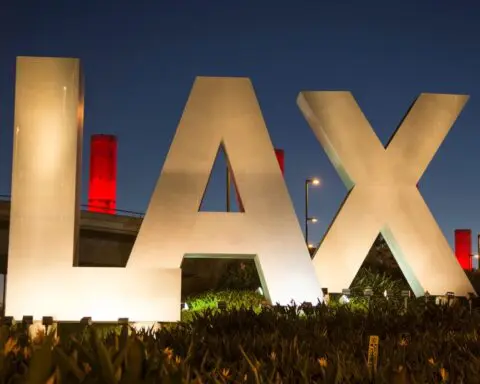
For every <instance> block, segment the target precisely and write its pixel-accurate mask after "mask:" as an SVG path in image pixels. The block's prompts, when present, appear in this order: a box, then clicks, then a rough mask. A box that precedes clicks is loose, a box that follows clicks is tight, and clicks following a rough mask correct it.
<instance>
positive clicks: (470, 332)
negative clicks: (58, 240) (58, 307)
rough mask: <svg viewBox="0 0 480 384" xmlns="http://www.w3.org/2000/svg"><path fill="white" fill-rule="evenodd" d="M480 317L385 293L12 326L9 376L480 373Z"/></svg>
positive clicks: (382, 378) (92, 379) (43, 379)
mask: <svg viewBox="0 0 480 384" xmlns="http://www.w3.org/2000/svg"><path fill="white" fill-rule="evenodd" d="M479 325H480V314H479V313H478V312H476V311H473V313H470V312H469V309H468V306H463V305H459V306H456V307H449V306H435V305H434V304H432V303H430V304H427V305H426V304H425V303H424V302H423V301H422V300H412V301H411V304H410V305H409V307H408V310H407V311H406V312H405V313H403V314H399V313H398V312H397V311H396V310H393V309H392V308H391V306H389V305H388V303H386V302H385V301H384V302H383V306H382V305H380V303H377V304H376V305H374V306H371V307H370V308H369V310H368V311H352V310H351V309H350V307H349V306H339V307H335V308H331V307H327V306H325V305H319V306H314V307H308V306H306V307H303V308H302V309H300V308H298V307H268V308H264V309H263V310H262V311H260V312H258V313H257V312H255V311H254V310H252V309H239V310H230V311H214V310H212V309H209V308H207V309H205V310H203V311H202V312H199V313H198V316H195V318H193V319H191V321H190V322H188V323H179V324H177V325H174V326H168V327H166V326H165V327H162V328H161V329H160V330H159V331H158V332H155V333H152V332H149V331H147V332H138V333H137V332H135V331H133V330H129V329H128V328H127V326H123V327H122V328H121V330H120V333H117V332H110V333H109V334H108V335H107V336H106V337H105V338H102V337H101V336H100V334H99V333H98V332H97V331H96V329H95V327H93V328H90V327H89V328H86V329H85V330H82V331H81V332H79V333H78V334H76V335H73V336H72V337H68V338H65V339H62V340H60V341H58V340H56V339H55V338H54V337H53V334H52V335H50V336H49V337H43V338H41V339H43V340H25V338H24V337H23V336H22V332H21V329H18V328H17V329H16V330H14V329H13V328H12V329H11V330H9V329H8V328H6V327H3V328H2V329H1V332H0V351H2V352H3V353H1V354H0V382H2V383H11V382H15V383H49V384H53V383H60V382H61V383H62V384H65V383H67V384H68V383H72V384H73V383H112V384H116V383H119V384H121V383H136V384H142V383H210V382H211V383H244V382H245V383H366V382H372V380H374V382H375V383H389V384H390V383H413V382H417V383H440V382H445V383H446V382H448V383H476V382H478V377H479V374H480V359H479V358H478V356H480V340H479V337H478V334H479V331H480V329H479ZM371 335H378V336H379V338H380V343H379V354H378V366H377V369H376V371H374V370H373V369H369V367H368V365H367V360H368V341H369V336H371ZM22 337H23V339H22ZM25 341H27V343H26V345H24V344H22V343H25ZM20 346H21V347H20ZM447 376H448V379H447ZM59 378H61V381H59V380H58V379H59ZM47 380H50V381H47Z"/></svg>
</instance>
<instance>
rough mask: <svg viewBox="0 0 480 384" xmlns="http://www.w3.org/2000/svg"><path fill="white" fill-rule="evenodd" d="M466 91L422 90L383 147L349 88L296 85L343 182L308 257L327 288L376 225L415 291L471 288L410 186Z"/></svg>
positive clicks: (348, 275) (343, 279) (347, 268)
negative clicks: (331, 216)
mask: <svg viewBox="0 0 480 384" xmlns="http://www.w3.org/2000/svg"><path fill="white" fill-rule="evenodd" d="M467 99H468V97H467V96H460V95H439V94H422V95H421V96H420V97H419V98H418V100H417V101H416V103H415V104H414V106H413V107H412V109H411V110H410V112H409V113H408V115H407V117H406V118H405V119H404V121H403V123H402V124H401V126H400V128H399V130H398V131H397V132H396V133H395V135H394V137H393V138H392V141H391V142H390V143H389V144H388V146H387V148H386V149H385V148H384V147H383V145H382V144H381V142H380V140H379V139H378V137H377V136H376V135H375V132H374V131H373V130H372V128H371V127H370V124H369V123H368V121H367V120H366V118H365V116H364V115H363V114H362V111H361V110H360V108H359V107H358V105H357V103H356V102H355V100H354V98H353V96H352V95H351V94H350V92H302V93H300V95H299V98H298V104H299V107H300V109H301V110H302V112H303V114H304V116H305V118H306V119H307V120H308V122H309V124H310V126H311V127H312V129H313V131H314V133H315V135H316V136H317V138H318V140H319V141H320V142H321V144H322V145H323V147H324V149H325V151H326V152H327V154H328V156H329V157H330V160H331V161H332V163H333V164H334V165H335V167H336V168H337V171H338V172H339V174H340V175H341V177H342V178H343V181H344V183H345V184H346V186H347V188H348V189H349V194H348V196H347V198H346V200H345V202H344V204H343V205H342V207H341V209H340V211H339V212H338V214H337V217H336V218H335V220H334V222H333V224H332V226H331V227H330V229H329V231H328V233H327V234H326V235H325V238H324V239H323V242H322V244H321V246H320V248H319V250H318V252H317V253H316V255H315V259H314V265H315V268H316V271H317V276H318V277H319V279H320V281H321V282H322V284H323V285H324V286H325V287H327V288H328V289H329V290H330V291H332V292H340V291H341V290H342V289H343V288H348V287H349V285H350V284H351V282H352V280H353V278H354V277H355V275H356V274H357V272H358V270H359V268H360V266H361V264H362V262H363V260H364V258H365V256H366V255H367V253H368V251H369V249H370V247H371V246H372V244H373V242H374V240H375V238H376V237H377V235H378V233H379V232H381V233H382V235H383V237H384V238H385V240H386V241H387V243H388V245H389V247H390V249H391V250H392V253H393V255H394V256H395V259H396V260H397V262H398V264H399V266H400V268H401V269H402V271H403V273H404V275H405V277H406V278H407V280H408V282H409V284H410V286H411V288H412V290H413V292H414V293H415V295H417V296H421V295H423V294H424V292H426V291H428V292H429V293H430V294H432V295H445V293H446V292H447V291H452V292H454V293H455V294H456V295H459V296H465V295H467V294H468V293H469V292H474V290H473V287H472V285H471V283H470V281H469V280H468V278H467V276H466V275H465V273H464V272H463V270H462V268H461V267H460V265H459V264H458V262H457V261H456V259H455V257H454V255H453V253H452V250H451V248H450V246H449V245H448V243H447V240H446V239H445V237H444V236H443V234H442V232H441V230H440V228H439V227H438V224H437V223H436V221H435V219H434V217H433V216H432V214H431V212H430V210H429V209H428V206H427V205H426V203H425V201H424V200H423V198H422V196H421V194H420V192H419V191H418V188H417V186H416V185H417V183H418V181H419V179H420V177H421V176H422V174H423V173H424V172H425V169H426V168H427V166H428V164H429V162H430V161H431V159H432V158H433V156H434V155H435V152H436V151H437V149H438V148H439V146H440V144H441V143H442V142H443V140H444V138H445V136H446V135H447V133H448V131H449V130H450V128H451V126H452V125H453V124H454V122H455V120H456V118H457V116H458V115H459V114H460V112H461V110H462V108H463V107H464V105H465V103H466V102H467Z"/></svg>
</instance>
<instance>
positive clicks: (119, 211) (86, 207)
mask: <svg viewBox="0 0 480 384" xmlns="http://www.w3.org/2000/svg"><path fill="white" fill-rule="evenodd" d="M0 201H10V195H0ZM80 207H81V208H82V210H83V211H91V209H92V208H93V209H95V210H94V211H92V212H94V213H103V214H111V215H119V216H131V217H138V218H143V217H144V216H145V213H143V212H135V211H128V210H126V209H111V210H110V209H109V211H111V212H106V210H105V207H100V206H95V205H89V204H81V205H80Z"/></svg>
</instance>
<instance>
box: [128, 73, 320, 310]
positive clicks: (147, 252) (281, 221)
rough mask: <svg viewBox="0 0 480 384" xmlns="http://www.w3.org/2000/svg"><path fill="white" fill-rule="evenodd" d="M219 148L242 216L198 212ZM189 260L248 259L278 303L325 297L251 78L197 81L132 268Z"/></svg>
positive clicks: (176, 265) (173, 265)
mask: <svg viewBox="0 0 480 384" xmlns="http://www.w3.org/2000/svg"><path fill="white" fill-rule="evenodd" d="M222 144H223V146H224V148H225V151H226V154H227V157H228V161H229V163H230V166H231V169H232V173H233V175H234V178H235V184H236V186H237V187H238V191H239V194H240V197H241V200H242V203H243V207H244V210H245V212H244V213H226V212H199V207H200V204H201V201H202V197H203V195H204V192H205V189H206V186H207V182H208V180H209V177H210V173H211V171H212V167H213V164H214V161H215V157H216V155H217V152H218V150H219V147H220V145H222ZM184 257H222V258H225V257H228V258H232V257H251V258H254V260H255V262H256V265H257V270H258V272H259V274H260V278H261V280H262V285H263V288H264V292H265V294H266V296H267V298H269V299H270V300H271V301H272V302H273V303H276V302H278V303H281V304H288V303H289V302H290V301H291V300H295V301H297V302H302V301H309V302H314V303H315V302H317V300H318V299H321V296H322V293H321V287H320V285H319V283H318V281H317V279H316V276H315V271H314V269H313V268H312V263H311V260H310V256H309V253H308V250H307V248H306V245H305V242H304V240H303V237H302V234H301V230H300V227H299V224H298V220H297V218H296V216H295V212H294V210H293V206H292V203H291V201H290V198H289V195H288V191H287V188H286V186H285V182H284V180H283V178H282V174H281V171H280V168H279V167H278V163H277V160H276V158H275V153H274V149H273V146H272V143H271V141H270V137H269V135H268V132H267V128H266V126H265V123H264V121H263V117H262V113H261V110H260V107H259V105H258V102H257V99H256V97H255V92H254V90H253V87H252V85H251V83H250V80H249V79H247V78H208V77H200V78H197V79H196V81H195V84H194V86H193V89H192V92H191V94H190V97H189V99H188V102H187V105H186V107H185V111H184V114H183V116H182V119H181V121H180V124H179V126H178V128H177V132H176V134H175V137H174V139H173V143H172V145H171V147H170V152H169V153H168V156H167V159H166V160H165V164H164V166H163V169H162V173H161V175H160V179H159V181H158V183H157V186H156V188H155V191H154V193H153V196H152V199H151V201H150V206H149V208H148V212H147V214H146V216H145V218H144V220H143V224H142V227H141V231H140V233H139V235H138V238H137V242H136V243H135V246H134V248H133V250H132V255H131V257H130V260H129V266H132V267H135V268H147V267H152V266H154V267H155V268H168V269H174V268H180V265H181V263H182V260H183V258H184Z"/></svg>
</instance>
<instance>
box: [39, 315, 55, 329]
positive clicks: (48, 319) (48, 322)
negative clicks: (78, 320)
mask: <svg viewBox="0 0 480 384" xmlns="http://www.w3.org/2000/svg"><path fill="white" fill-rule="evenodd" d="M42 325H43V326H44V327H45V328H48V327H50V326H52V325H53V317H52V316H43V317H42Z"/></svg>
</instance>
